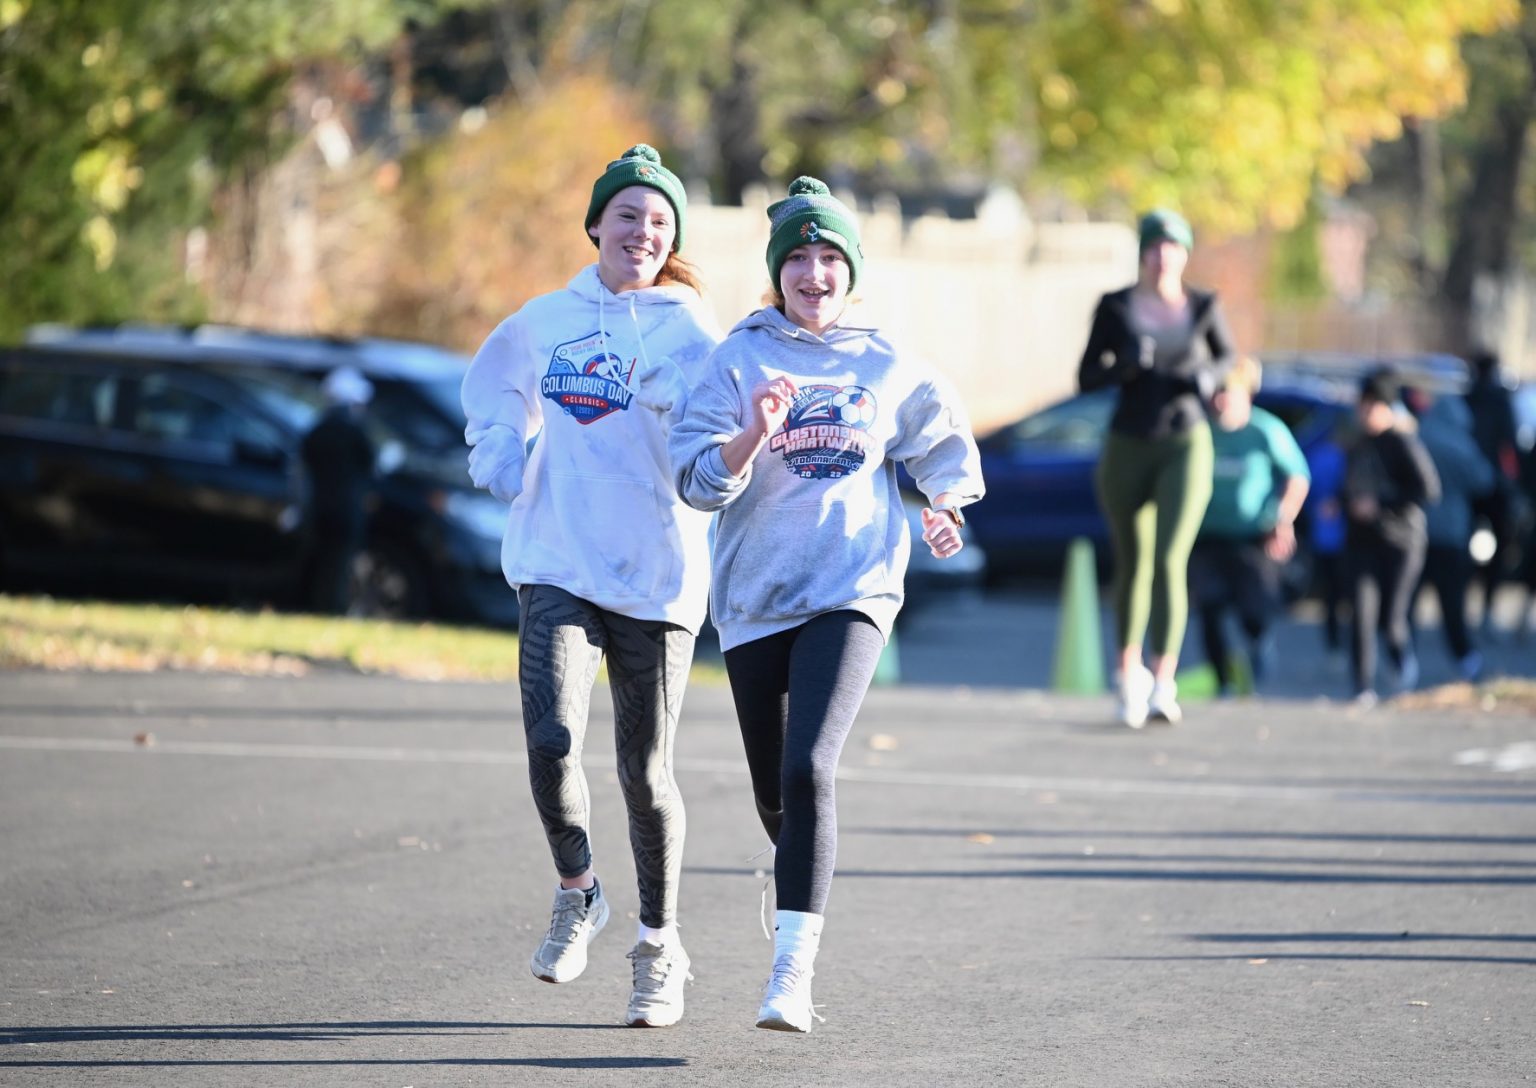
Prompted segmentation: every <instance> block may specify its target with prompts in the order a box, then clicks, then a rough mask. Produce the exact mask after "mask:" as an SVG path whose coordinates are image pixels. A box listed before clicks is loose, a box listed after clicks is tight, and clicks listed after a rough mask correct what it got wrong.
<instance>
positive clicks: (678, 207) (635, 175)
mask: <svg viewBox="0 0 1536 1088" xmlns="http://www.w3.org/2000/svg"><path fill="white" fill-rule="evenodd" d="M631 185H648V186H650V187H651V188H652V189H655V190H656V191H657V192H658V193H660V194H661V195H662V196H664V197H666V198H667V200H668V201H669V202H670V203H671V205H672V211H673V218H674V219H676V221H677V235H676V237H674V238H673V239H672V252H673V253H677V252H679V251H681V250H682V248H683V213H684V212H686V211H687V210H688V194H687V193H686V192H685V191H684V190H683V183H682V182H681V181H679V180H678V179H677V175H676V174H674V173H673V172H672V171H670V170H668V169H667V168H666V167H665V166H663V165H661V156H660V155H659V154H658V153H657V151H656V149H655V148H654V147H652V146H651V145H650V144H636V145H635V146H634V147H632V148H630V149H629V150H628V151H626V152H624V154H623V155H622V156H621V157H619V158H617V159H614V160H613V161H612V162H611V163H609V164H608V169H606V170H604V171H603V173H602V176H600V177H599V178H598V179H597V180H596V181H594V182H593V183H592V202H591V203H590V204H588V205H587V221H586V223H584V224H583V226H584V227H586V228H587V229H589V230H590V229H591V227H592V224H593V223H596V222H597V221H598V219H599V218H600V217H601V216H602V214H603V209H604V208H606V207H607V206H608V202H609V201H610V200H612V199H613V198H614V195H615V194H617V193H618V192H619V190H620V189H628V188H629V187H630V186H631ZM587 237H589V238H591V237H592V236H591V235H590V234H588V235H587ZM592 244H593V245H594V246H595V245H597V239H596V238H592Z"/></svg>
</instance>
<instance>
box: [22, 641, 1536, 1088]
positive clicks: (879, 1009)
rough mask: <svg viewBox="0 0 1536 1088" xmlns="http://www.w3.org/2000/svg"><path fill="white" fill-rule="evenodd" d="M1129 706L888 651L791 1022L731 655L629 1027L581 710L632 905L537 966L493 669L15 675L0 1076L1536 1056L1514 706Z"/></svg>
mask: <svg viewBox="0 0 1536 1088" xmlns="http://www.w3.org/2000/svg"><path fill="white" fill-rule="evenodd" d="M907 641H909V642H911V643H912V647H913V648H912V650H911V651H909V656H910V655H911V654H913V653H916V652H917V646H918V645H919V644H920V641H921V640H920V639H918V638H916V637H913V636H908V639H907ZM1109 710H1110V707H1109V702H1108V700H1107V698H1069V697H1061V696H1054V695H1050V694H1048V693H1044V692H1041V691H1038V690H1015V689H1006V688H988V687H983V686H972V687H968V688H967V687H936V686H924V687H914V686H903V687H895V688H883V689H879V690H876V691H875V692H873V693H872V695H871V698H870V700H869V702H868V704H867V707H866V712H865V714H864V716H863V718H862V719H861V721H860V723H859V725H858V726H857V728H856V730H855V732H854V735H853V737H852V739H851V741H850V744H849V747H848V750H847V752H846V754H845V758H844V762H843V775H842V779H841V783H840V787H839V789H840V793H839V807H840V812H841V852H840V856H839V872H838V877H837V880H836V883H835V885H834V888H833V899H832V903H831V905H830V906H829V909H828V924H827V934H826V938H825V941H824V944H823V953H822V956H821V958H820V960H819V961H818V964H817V967H818V974H817V979H816V996H817V1001H818V1002H819V1003H820V1004H822V1005H823V1008H822V1010H821V1011H822V1013H823V1015H825V1017H826V1022H825V1023H824V1024H819V1025H817V1027H816V1029H815V1031H814V1032H813V1033H812V1034H811V1035H809V1036H803V1037H802V1036H788V1035H783V1034H780V1033H776V1032H764V1031H759V1030H756V1029H755V1028H754V1027H753V1026H752V1021H753V1014H754V1012H755V1009H756V1001H757V997H758V994H759V988H760V986H761V984H762V981H763V978H764V977H765V975H766V970H767V966H768V961H769V958H770V949H771V945H770V944H769V943H768V942H767V941H766V940H765V939H764V937H763V935H762V933H761V931H760V929H759V907H760V900H759V897H760V894H761V891H762V888H763V884H764V877H763V875H762V870H761V868H760V867H761V866H762V865H763V864H764V861H765V860H766V859H757V860H748V859H749V857H750V856H751V855H753V854H755V853H756V852H757V851H758V850H759V849H760V848H761V847H762V845H763V837H762V832H761V830H760V828H758V826H757V824H756V820H755V817H754V815H753V813H752V809H751V803H750V798H749V794H748V792H747V780H746V777H745V774H744V771H743V768H742V765H741V759H740V754H739V741H738V739H737V738H736V736H735V727H734V724H733V719H732V716H731V713H730V704H729V696H728V694H727V693H726V692H725V691H724V690H723V689H721V688H709V687H702V686H698V687H696V688H695V689H694V690H693V691H692V692H690V694H689V698H688V704H687V707H686V726H685V729H684V733H683V735H682V736H681V737H680V739H679V743H678V775H679V779H680V782H681V784H682V787H683V790H684V796H685V798H686V800H687V804H688V812H689V828H690V830H689V837H688V846H687V860H686V870H685V875H684V885H683V890H682V927H683V929H682V932H683V935H684V939H685V941H686V943H687V946H688V948H689V951H690V954H691V955H692V958H693V962H694V975H695V981H694V983H693V984H692V986H691V987H690V989H689V998H688V1001H689V1005H688V1015H687V1017H686V1019H685V1021H684V1023H683V1024H682V1025H680V1026H679V1027H677V1028H675V1029H670V1030H665V1031H634V1030H625V1029H623V1028H621V1027H619V1026H618V1025H619V1023H620V1018H621V1016H622V1013H623V1010H624V1005H625V1001H626V998H627V994H628V984H629V977H628V966H629V965H628V963H627V961H626V960H625V959H624V953H625V952H627V951H628V949H629V946H630V944H631V943H632V941H633V937H632V927H633V925H634V910H635V892H634V888H633V874H632V867H631V865H630V863H629V861H628V858H627V853H628V851H627V848H626V846H625V845H624V842H625V836H624V830H623V822H622V807H621V805H620V802H619V798H618V791H617V787H616V784H615V781H614V778H613V773H612V756H611V754H609V753H607V752H605V751H604V748H603V746H602V744H601V743H600V742H598V740H597V738H600V737H601V735H602V734H601V731H600V726H599V731H598V732H596V733H594V741H593V743H591V745H590V749H589V769H590V772H591V778H592V795H593V801H594V828H595V834H596V838H597V849H598V862H597V863H598V868H599V871H600V873H602V874H603V875H604V876H605V880H606V882H607V884H608V887H609V891H610V895H611V896H612V898H613V901H614V904H615V908H616V911H615V919H614V921H613V922H612V923H610V926H609V928H608V930H606V931H605V932H604V934H603V935H602V936H601V937H600V938H599V939H598V941H597V943H596V944H595V945H594V948H593V954H592V963H591V967H590V968H589V969H588V972H587V974H586V975H585V976H583V977H582V978H581V979H579V980H577V981H576V982H574V983H571V984H569V985H565V986H558V987H556V986H549V985H546V984H543V983H540V982H537V981H536V980H534V979H533V978H532V977H531V975H530V974H529V973H528V969H527V966H526V961H527V956H528V953H529V951H530V950H531V948H532V944H533V942H534V941H535V940H536V938H537V936H538V935H539V933H540V932H541V931H542V929H543V927H544V926H545V924H546V923H547V917H548V914H547V912H548V907H549V899H550V895H551V890H552V883H553V881H552V876H551V872H550V868H549V863H548V861H547V855H546V851H545V846H544V844H543V841H542V835H541V834H540V832H539V831H538V830H537V828H536V821H535V817H534V813H533V808H532V804H531V802H530V801H529V799H528V796H527V789H526V785H525V782H524V777H523V776H524V774H525V763H524V758H523V750H522V743H521V737H520V731H519V729H518V727H517V721H516V694H515V691H514V690H513V689H512V688H511V687H509V686H506V685H471V684H462V685H460V684H436V685H434V684H420V683H411V682H406V681H395V680H388V679H377V678H362V677H353V676H327V675H318V676H312V677H309V678H306V679H301V680H277V679H246V678H239V677H230V676H199V675H191V674H159V675H148V676H113V675H76V674H44V673H13V674H8V675H5V676H4V677H0V819H3V821H4V826H5V828H6V830H7V834H6V836H5V838H4V842H3V846H0V901H3V902H4V904H5V910H4V911H3V912H0V963H3V968H0V1008H3V1010H4V1011H3V1014H0V1024H3V1026H0V1084H4V1085H7V1086H11V1085H28V1086H30V1085H43V1084H47V1085H71V1086H73V1085H97V1084H99V1085H114V1086H115V1085H156V1086H161V1085H197V1086H205V1085H206V1086H224V1085H230V1086H236V1085H238V1086H249V1085H368V1086H372V1085H379V1086H395V1088H401V1086H406V1085H411V1086H422V1085H464V1084H490V1085H501V1084H506V1085H521V1084H536V1083H578V1082H579V1083H592V1084H615V1085H618V1084H623V1085H647V1084H658V1085H660V1084H674V1083H677V1084H709V1085H715V1084H719V1085H733V1086H740V1085H757V1084H764V1085H768V1084H816V1085H820V1084H827V1085H848V1084H872V1083H878V1084H886V1085H945V1084H971V1083H978V1082H979V1083H997V1084H1010V1085H1011V1084H1026V1085H1053V1086H1057V1085H1116V1086H1140V1085H1147V1086H1152V1085H1159V1086H1162V1085H1233V1086H1245V1088H1247V1086H1256V1085H1284V1086H1295V1085H1341V1084H1349V1085H1383V1086H1386V1085H1392V1086H1401V1085H1424V1086H1433V1088H1443V1086H1453V1085H1454V1086H1488V1088H1495V1086H1497V1088H1506V1086H1509V1085H1516V1084H1521V1083H1527V1082H1528V1081H1529V1079H1530V1078H1531V1077H1532V1076H1533V1071H1536V1041H1533V1039H1532V1029H1531V1009H1532V1008H1533V1007H1536V925H1533V917H1536V915H1533V911H1532V903H1533V898H1532V894H1533V888H1536V769H1533V765H1536V722H1533V721H1532V720H1531V718H1530V717H1529V716H1518V715H1504V714H1482V713H1477V712H1471V713H1466V712H1449V711H1442V712H1434V713H1428V712H1412V713H1410V712H1405V711H1401V710H1397V709H1394V708H1392V707H1391V706H1390V705H1387V706H1384V707H1382V708H1378V709H1377V710H1376V711H1374V712H1372V713H1370V714H1361V715H1354V714H1351V713H1349V712H1347V711H1345V710H1343V709H1342V708H1341V707H1339V706H1337V705H1334V704H1330V703H1328V702H1326V701H1317V700H1312V699H1307V700H1281V699H1268V700H1252V701H1240V702H1233V703H1228V704H1220V705H1217V704H1207V705H1206V706H1205V707H1203V708H1201V709H1200V710H1199V712H1197V713H1192V714H1191V715H1190V718H1189V720H1188V722H1187V723H1186V724H1185V725H1183V726H1181V727H1179V728H1177V729H1170V728H1161V729H1150V728H1149V729H1148V730H1145V731H1143V732H1141V733H1131V732H1129V731H1122V730H1118V729H1115V728H1112V727H1110V726H1109V725H1107V724H1106V720H1107V718H1108V715H1109ZM607 713H608V703H607V700H606V697H605V696H603V695H601V694H600V695H599V697H598V698H597V699H595V701H594V714H595V715H596V716H597V719H598V721H599V722H601V721H603V720H604V716H605V715H606V714H607ZM551 1078H553V1080H552V1079H551Z"/></svg>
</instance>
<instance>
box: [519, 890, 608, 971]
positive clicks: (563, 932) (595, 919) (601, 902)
mask: <svg viewBox="0 0 1536 1088" xmlns="http://www.w3.org/2000/svg"><path fill="white" fill-rule="evenodd" d="M593 887H594V888H595V889H596V890H595V892H594V894H593V896H592V903H591V905H590V906H589V905H588V904H587V893H586V892H585V891H583V890H582V889H580V888H561V889H560V890H559V891H558V892H556V893H555V906H554V911H553V913H552V914H551V915H550V919H549V932H548V933H547V934H546V935H545V937H544V943H543V944H541V945H539V948H538V951H537V952H535V953H534V954H533V960H532V963H531V966H532V967H533V977H534V978H539V979H543V980H544V981H545V982H570V981H571V980H572V979H574V978H576V977H577V976H579V975H580V974H581V973H582V972H583V971H585V970H586V969H587V945H588V943H589V942H591V940H592V938H593V937H596V936H597V935H598V933H599V932H600V931H601V930H602V928H603V926H605V925H607V924H608V900H607V899H605V898H604V897H603V886H602V884H595V885H593Z"/></svg>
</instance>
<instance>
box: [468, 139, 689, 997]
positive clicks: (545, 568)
mask: <svg viewBox="0 0 1536 1088" xmlns="http://www.w3.org/2000/svg"><path fill="white" fill-rule="evenodd" d="M686 212H687V197H686V194H685V193H684V190H683V185H682V183H681V182H680V181H679V180H678V178H677V177H676V176H675V175H674V174H673V173H672V172H671V171H670V170H668V169H667V168H666V167H665V166H663V165H662V162H661V157H660V156H659V155H658V154H657V153H656V152H655V151H654V150H653V149H651V148H650V147H647V146H646V145H644V144H638V145H636V146H635V147H632V148H630V149H629V150H628V151H626V152H625V153H624V154H623V156H621V157H620V158H618V159H615V160H614V161H613V162H611V163H609V164H608V168H607V169H606V170H605V171H604V172H603V173H602V174H600V175H599V176H598V178H597V180H596V181H595V182H593V184H592V197H591V201H590V203H589V204H588V207H587V215H586V219H585V221H584V223H583V227H584V229H585V231H586V234H587V235H588V237H589V238H590V239H591V241H592V244H593V245H594V246H595V247H596V248H597V261H596V263H595V264H591V265H588V266H587V267H585V268H583V269H582V270H581V271H580V272H578V273H577V274H576V275H575V277H574V278H573V279H572V280H571V281H570V283H569V284H567V285H566V287H565V288H564V289H563V290H559V291H554V292H551V293H549V294H547V295H542V296H540V297H538V298H535V299H533V300H531V301H529V302H528V303H526V304H525V305H524V306H523V308H522V309H520V310H518V311H517V312H516V313H514V314H513V315H512V316H511V317H508V318H507V319H506V320H504V321H503V322H502V323H501V324H500V325H498V326H497V327H496V329H495V331H494V332H492V333H491V335H490V336H489V337H488V338H487V339H486V341H485V343H484V345H483V346H482V347H481V348H480V350H479V352H478V353H477V354H476V355H475V358H474V361H473V362H472V363H471V364H470V368H469V372H468V373H467V374H466V375H465V378H464V387H463V402H464V412H465V415H466V416H467V417H468V421H469V425H468V427H467V428H466V429H465V432H464V433H465V437H466V439H467V440H468V442H469V444H470V446H471V447H473V448H472V450H471V452H470V455H469V472H470V476H471V478H472V479H473V480H474V482H475V484H476V485H477V486H479V487H483V488H486V489H487V490H489V491H490V492H491V494H493V495H495V496H496V497H497V498H499V499H501V500H503V501H504V502H506V503H508V504H510V509H509V513H508V518H507V527H506V532H505V535H504V538H503V541H502V550H501V565H502V570H503V572H504V573H505V575H506V578H507V581H508V583H510V584H511V585H512V586H513V587H514V588H515V589H516V590H517V594H518V605H519V608H520V611H521V623H520V638H519V650H518V672H519V683H520V685H521V688H522V707H523V729H524V731H525V733H526V735H527V743H528V773H529V778H530V781H531V783H532V787H533V798H534V803H535V805H536V807H537V808H538V812H539V818H540V820H541V821H542V822H543V825H544V833H545V836H546V838H547V839H548V841H549V848H550V852H551V853H552V854H553V856H554V862H555V871H556V873H557V874H558V876H559V881H560V883H559V888H558V889H557V891H556V893H555V903H554V910H553V915H552V917H551V920H550V924H549V931H548V934H547V935H546V936H545V937H544V939H543V941H542V943H541V944H540V945H539V947H538V949H537V950H536V951H535V952H534V954H533V959H532V968H533V973H534V975H535V976H536V977H538V978H540V979H543V980H544V981H545V982H569V981H571V980H572V979H574V978H576V977H577V976H578V975H580V974H581V973H582V971H583V970H584V969H585V968H586V965H587V946H588V943H589V942H590V941H591V939H592V938H593V937H595V936H596V935H597V933H598V932H599V931H600V930H601V929H602V928H603V926H604V924H605V923H606V922H607V921H608V917H609V905H608V901H607V898H606V896H605V895H604V891H603V885H602V883H601V882H600V881H599V880H598V878H597V874H596V871H595V869H594V867H593V851H592V842H591V830H590V827H591V805H590V802H589V799H588V793H587V779H586V775H585V773H584V772H583V770H582V766H581V753H582V747H583V745H584V742H585V740H586V731H587V716H588V703H589V700H590V698H591V689H592V684H593V682H594V680H595V679H596V676H597V670H598V666H599V665H600V664H601V663H602V662H603V661H604V660H605V659H606V662H607V667H608V683H609V687H610V688H611V689H612V692H613V706H614V733H615V744H616V746H617V749H618V763H617V770H618V777H619V786H620V789H621V790H622V791H623V794H624V801H625V807H626V810H627V812H628V815H629V838H630V847H631V850H632V852H633V854H634V865H635V877H636V881H637V883H638V885H639V898H640V910H639V926H638V930H637V934H636V942H635V946H634V949H633V950H632V951H631V952H630V953H629V957H630V959H631V960H632V962H633V980H634V987H633V990H632V992H631V996H630V1002H629V1008H628V1010H627V1012H626V1014H625V1023H627V1024H630V1025H634V1026H640V1027H664V1026H668V1025H671V1024H675V1023H677V1021H678V1020H679V1019H680V1018H681V1017H682V1015H683V984H684V982H685V980H686V979H687V978H688V977H689V975H688V968H689V960H688V954H687V953H686V952H685V951H684V949H683V945H682V942H681V940H680V939H679V936H678V931H677V890H678V879H679V875H680V873H681V869H682V850H683V831H684V815H683V802H682V798H681V796H680V795H679V794H678V790H677V783H676V781H675V780H674V778H673V773H672V747H673V739H674V736H675V734H676V730H677V719H678V713H679V711H680V710H681V707H682V700H683V691H684V688H685V686H686V684H687V681H688V670H689V667H690V665H691V664H692V661H693V648H694V638H695V636H696V635H697V634H698V631H699V627H700V624H701V623H702V621H703V618H704V608H705V598H706V595H707V592H708V580H709V544H708V532H709V518H708V517H707V516H705V515H702V514H700V513H698V512H697V511H695V510H693V509H691V508H689V507H688V506H686V505H685V504H684V503H682V502H681V501H680V500H679V499H678V498H677V495H676V493H675V491H674V490H673V487H672V479H671V471H670V466H669V464H668V462H667V456H666V441H667V433H668V431H669V430H670V428H671V426H672V425H673V423H674V422H675V421H676V418H677V416H678V415H679V414H680V412H681V406H682V402H683V399H684V397H685V394H686V392H687V389H688V387H689V386H691V385H692V384H693V383H694V382H695V381H696V380H697V379H698V376H699V374H700V373H701V371H702V369H703V366H704V360H705V359H706V358H707V356H708V354H709V351H710V349H711V348H712V347H713V346H714V344H715V343H716V341H717V340H718V339H719V336H718V333H717V332H716V331H715V323H714V320H713V318H712V317H711V316H710V314H709V312H708V310H707V309H706V307H705V306H704V304H703V300H702V298H701V297H700V295H699V289H698V288H699V284H698V279H697V277H696V274H695V273H694V271H693V269H692V267H691V266H690V265H688V264H687V263H686V262H684V261H683V260H682V258H681V257H679V256H678V252H679V250H681V248H682V243H683V226H684V221H685V216H686Z"/></svg>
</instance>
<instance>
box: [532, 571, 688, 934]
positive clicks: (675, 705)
mask: <svg viewBox="0 0 1536 1088" xmlns="http://www.w3.org/2000/svg"><path fill="white" fill-rule="evenodd" d="M518 605H519V607H520V609H521V613H522V617H521V622H520V625H519V626H520V629H519V649H518V671H519V674H520V678H521V684H522V696H523V729H524V732H525V733H526V735H527V741H528V778H529V781H530V782H531V783H532V786H533V800H534V804H535V805H536V806H537V807H538V810H539V819H540V820H541V821H542V822H543V824H544V834H545V836H546V837H547V838H548V839H549V848H550V852H551V853H552V854H553V855H554V859H555V869H556V870H557V871H558V872H559V873H560V875H561V876H563V877H571V876H576V875H578V874H580V873H583V872H585V871H586V870H587V869H589V868H591V867H592V845H591V839H590V836H589V833H588V826H589V824H590V821H591V802H590V798H589V796H588V793H587V778H586V775H585V774H584V773H583V772H582V769H581V750H582V745H583V743H584V742H585V740H586V732H587V712H588V708H589V707H590V705H591V700H592V685H593V683H594V682H595V681H596V679H597V667H598V664H599V663H600V662H601V661H602V660H603V658H604V656H605V655H606V657H607V659H608V684H609V688H610V689H611V690H612V692H613V708H614V745H615V749H616V751H617V755H618V774H619V786H620V788H621V789H622V790H623V792H624V803H625V807H626V808H627V809H628V812H629V841H630V846H631V848H632V849H633V850H634V854H635V875H636V877H637V878H638V881H639V885H640V921H641V922H643V923H645V924H646V925H648V926H657V927H660V926H664V925H667V924H668V923H670V922H673V921H675V920H676V917H677V884H678V876H679V874H680V873H681V870H682V863H683V833H684V830H685V828H686V826H687V825H686V818H685V816H684V813H683V799H682V796H681V794H679V793H678V790H677V782H676V781H675V780H674V779H673V777H672V742H673V738H674V737H675V735H676V732H677V718H678V714H679V712H680V711H681V710H682V704H683V691H684V689H685V688H686V686H687V683H688V668H689V666H690V665H691V664H692V662H693V643H694V638H693V636H692V635H691V634H689V633H688V632H687V631H686V630H684V629H683V628H681V627H678V626H676V625H674V624H670V623H663V622H661V621H658V620H636V619H630V618H629V617H628V616H621V615H619V614H618V613H615V612H609V611H607V610H605V609H602V608H599V607H597V606H596V605H594V604H591V603H589V602H587V601H584V600H581V599H580V598H578V597H574V596H572V595H571V594H569V593H567V592H565V591H564V590H562V589H556V588H555V587H553V586H523V587H522V589H521V590H519V592H518Z"/></svg>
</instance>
